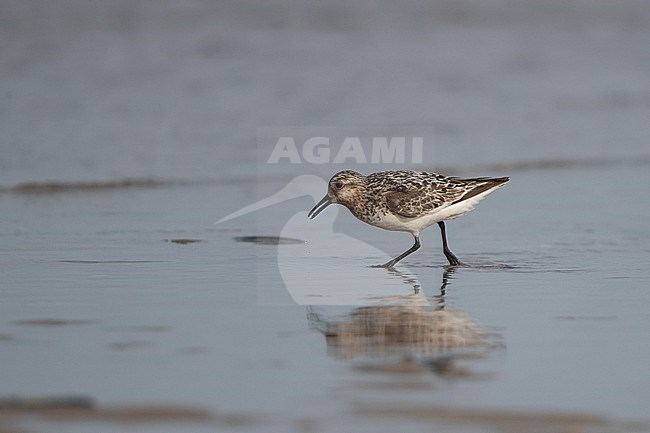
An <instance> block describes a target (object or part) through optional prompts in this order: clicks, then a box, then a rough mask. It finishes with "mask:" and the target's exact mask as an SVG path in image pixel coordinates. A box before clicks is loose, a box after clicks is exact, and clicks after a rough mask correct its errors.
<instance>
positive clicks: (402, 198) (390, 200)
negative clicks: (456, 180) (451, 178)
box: [384, 184, 466, 218]
mask: <svg viewBox="0 0 650 433" xmlns="http://www.w3.org/2000/svg"><path fill="white" fill-rule="evenodd" d="M465 192H466V190H465V188H462V187H459V185H454V186H453V187H450V185H447V184H420V185H408V187H406V188H395V189H394V190H391V191H387V192H386V193H385V194H384V195H385V197H386V205H387V206H388V209H390V211H391V212H392V213H394V214H396V215H400V216H403V217H405V218H416V217H419V216H422V215H426V214H428V213H431V212H432V211H433V210H435V209H437V208H443V207H446V206H448V205H450V204H451V203H453V202H455V201H456V200H458V199H460V198H461V197H462V196H463V194H465Z"/></svg>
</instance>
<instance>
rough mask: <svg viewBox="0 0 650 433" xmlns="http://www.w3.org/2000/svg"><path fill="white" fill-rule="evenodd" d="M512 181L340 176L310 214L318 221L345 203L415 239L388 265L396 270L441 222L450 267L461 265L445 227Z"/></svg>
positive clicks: (407, 174)
mask: <svg viewBox="0 0 650 433" xmlns="http://www.w3.org/2000/svg"><path fill="white" fill-rule="evenodd" d="M508 180H509V178H507V177H501V178H488V177H477V178H467V179H461V178H458V177H447V176H442V175H440V174H436V173H428V172H424V171H413V170H399V171H382V172H378V173H372V174H369V175H368V176H364V175H362V174H360V173H357V172H355V171H351V170H345V171H341V172H339V173H336V174H335V175H334V176H333V177H332V179H330V181H329V184H328V192H327V195H326V196H325V198H323V200H321V202H320V203H318V204H317V205H316V206H315V207H314V208H313V209H312V210H311V212H310V213H309V216H310V218H314V217H315V216H316V215H318V214H319V213H320V212H321V211H322V210H323V209H325V207H327V206H328V205H330V204H332V203H338V204H342V205H343V206H345V207H347V208H348V209H349V210H350V211H351V212H352V214H353V215H354V216H355V217H357V218H358V219H360V220H361V221H363V222H366V223H368V224H371V225H374V226H377V227H380V228H383V229H386V230H396V231H406V232H409V233H411V234H412V235H413V237H414V238H415V244H414V245H413V247H411V249H409V250H408V251H406V252H405V253H403V254H402V255H400V256H398V257H396V258H395V259H393V260H391V261H389V262H388V263H385V264H384V265H382V266H384V267H392V266H394V265H395V263H397V262H398V261H399V260H401V259H403V258H404V257H406V256H407V255H408V254H410V253H412V252H413V251H415V250H417V249H418V248H419V247H420V241H419V235H420V232H421V231H422V230H423V229H424V228H426V227H428V226H430V225H432V224H434V223H438V225H439V226H440V229H441V232H442V236H443V251H444V253H445V256H446V257H447V259H448V260H449V263H450V264H451V265H459V264H460V262H459V261H458V259H457V258H456V256H454V255H453V253H452V252H451V251H449V248H448V247H447V239H446V235H445V227H444V222H443V221H446V220H449V219H453V218H456V217H459V216H461V215H463V214H464V213H466V212H468V211H470V210H472V209H473V208H474V206H475V205H476V204H477V203H478V202H479V201H480V200H481V199H483V198H484V197H485V196H486V195H487V194H489V193H491V192H492V191H494V190H495V189H497V188H499V187H500V186H502V185H503V184H505V183H506V182H507V181H508Z"/></svg>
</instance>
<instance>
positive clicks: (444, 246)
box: [438, 221, 460, 266]
mask: <svg viewBox="0 0 650 433" xmlns="http://www.w3.org/2000/svg"><path fill="white" fill-rule="evenodd" d="M438 226H439V227H440V233H441V234H442V252H443V253H445V257H447V260H449V264H450V265H452V266H458V265H460V260H458V259H457V258H456V256H455V255H454V253H452V252H451V251H450V250H449V247H448V246H447V234H446V232H445V222H444V221H440V222H438Z"/></svg>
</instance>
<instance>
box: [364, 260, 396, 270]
mask: <svg viewBox="0 0 650 433" xmlns="http://www.w3.org/2000/svg"><path fill="white" fill-rule="evenodd" d="M370 267H371V268H384V269H394V268H395V262H393V261H392V260H391V261H390V262H386V263H384V264H383V265H372V266H370Z"/></svg>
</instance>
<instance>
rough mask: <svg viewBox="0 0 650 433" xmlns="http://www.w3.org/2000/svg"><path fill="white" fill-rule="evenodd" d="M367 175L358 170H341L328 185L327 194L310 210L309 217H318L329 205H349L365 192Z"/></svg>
mask: <svg viewBox="0 0 650 433" xmlns="http://www.w3.org/2000/svg"><path fill="white" fill-rule="evenodd" d="M365 184H366V177H365V176H364V175H362V174H360V173H357V172H356V171H352V170H344V171H339V172H338V173H336V174H335V175H334V176H332V178H331V179H330V181H329V183H328V185H327V195H325V197H323V199H322V200H321V201H320V202H318V204H317V205H316V206H314V208H313V209H312V210H311V211H310V212H309V218H312V219H313V218H316V216H317V215H318V214H319V213H321V212H322V211H323V210H324V209H325V208H326V207H327V206H329V205H331V204H333V203H339V204H342V205H344V206H348V205H350V204H351V203H353V202H354V201H355V199H357V198H358V197H359V196H361V195H363V194H364V193H365Z"/></svg>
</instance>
